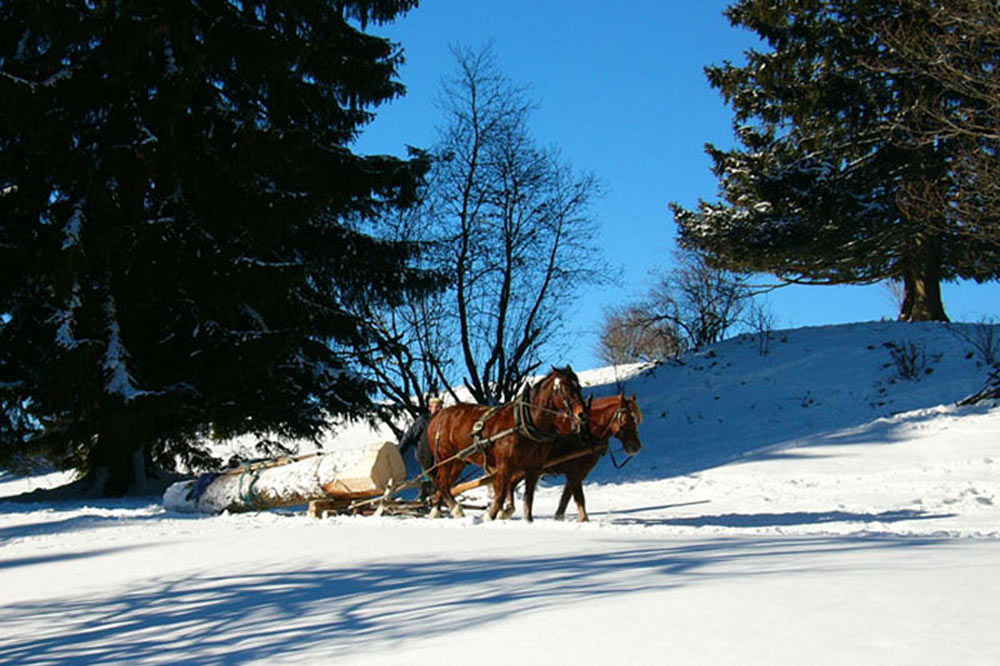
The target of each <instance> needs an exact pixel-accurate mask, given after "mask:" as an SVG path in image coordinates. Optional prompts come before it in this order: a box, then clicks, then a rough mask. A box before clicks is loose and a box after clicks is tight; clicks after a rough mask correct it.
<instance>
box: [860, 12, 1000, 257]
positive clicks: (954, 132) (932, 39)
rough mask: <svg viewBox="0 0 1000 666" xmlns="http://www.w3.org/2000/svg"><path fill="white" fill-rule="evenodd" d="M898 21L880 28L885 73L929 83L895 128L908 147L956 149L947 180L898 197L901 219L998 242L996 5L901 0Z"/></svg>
mask: <svg viewBox="0 0 1000 666" xmlns="http://www.w3.org/2000/svg"><path fill="white" fill-rule="evenodd" d="M901 7H903V8H905V9H906V11H901V12H900V13H899V17H900V18H899V19H898V20H896V21H895V22H891V23H888V24H885V25H882V26H879V30H878V34H877V36H876V37H877V38H878V39H880V40H882V41H883V42H884V43H885V44H886V46H887V52H886V57H885V58H882V59H880V60H879V61H878V62H876V63H871V66H872V67H873V68H875V69H878V70H881V71H884V72H886V73H887V74H889V75H898V74H900V73H908V74H917V75H920V76H922V77H925V78H926V79H928V80H931V81H934V82H935V84H936V85H937V88H936V89H934V91H933V94H931V93H930V92H928V91H926V90H925V91H922V94H921V96H920V97H918V98H917V99H915V100H914V102H913V104H912V105H911V106H912V113H910V114H909V115H908V116H906V118H905V119H901V122H900V126H899V128H898V130H899V132H900V134H901V136H902V138H903V141H904V142H905V143H906V144H908V145H916V146H928V145H938V144H939V143H940V142H941V141H943V140H947V141H949V142H951V145H953V146H956V147H957V150H956V151H955V155H954V156H953V158H952V160H951V161H950V169H949V172H948V174H946V176H945V177H943V178H942V179H940V180H939V181H936V182H924V183H911V184H909V185H908V186H907V187H906V188H905V189H904V190H903V192H901V193H900V197H899V199H900V206H901V207H902V208H903V209H904V210H905V211H906V212H907V214H909V215H911V216H914V217H917V218H918V219H924V220H926V221H927V222H928V223H929V224H932V225H933V224H934V223H935V222H936V221H940V220H942V219H947V220H952V221H953V222H952V224H953V226H954V227H955V228H957V229H958V230H959V231H961V232H963V233H965V234H968V235H969V236H971V237H975V238H977V239H979V240H982V241H986V242H988V243H991V244H994V245H997V244H1000V162H998V154H1000V5H998V4H997V3H996V1H995V0H904V1H903V2H902V3H901Z"/></svg>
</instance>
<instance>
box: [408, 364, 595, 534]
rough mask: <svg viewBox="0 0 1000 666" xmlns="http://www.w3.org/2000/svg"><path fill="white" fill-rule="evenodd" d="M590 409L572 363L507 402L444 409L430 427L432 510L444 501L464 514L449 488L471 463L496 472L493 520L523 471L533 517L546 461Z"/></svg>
mask: <svg viewBox="0 0 1000 666" xmlns="http://www.w3.org/2000/svg"><path fill="white" fill-rule="evenodd" d="M586 411H587V410H586V406H585V405H584V402H583V397H582V396H581V395H580V381H579V380H578V379H577V376H576V373H574V372H573V370H572V368H570V367H569V366H567V367H565V368H556V367H553V368H552V372H550V373H549V374H548V375H546V376H545V377H544V378H543V379H542V380H541V381H540V382H538V384H537V385H536V386H534V387H530V386H526V387H525V390H524V391H523V392H522V393H521V395H520V396H518V398H517V399H516V400H514V401H513V402H511V403H508V404H506V405H501V406H498V407H486V406H483V405H470V404H458V405H454V406H452V407H446V408H445V409H442V410H441V411H440V412H438V413H437V414H436V415H435V416H434V418H433V419H431V422H430V424H429V425H428V427H427V441H428V444H429V445H430V448H431V451H432V452H433V454H434V460H435V463H436V467H435V468H434V470H433V474H434V481H435V485H436V486H437V491H436V493H435V495H434V498H433V500H432V501H433V506H434V508H433V510H432V515H437V513H438V508H439V506H440V504H441V501H442V500H444V502H445V503H446V504H447V505H448V508H449V509H450V510H451V514H452V515H453V516H455V517H456V518H458V517H461V516H462V515H464V513H463V511H462V507H461V506H460V505H459V504H458V502H456V501H455V498H454V496H453V495H452V492H451V487H452V485H453V484H454V483H455V481H456V480H457V479H458V476H459V475H460V474H461V473H462V470H463V469H465V466H466V464H468V463H470V462H471V463H473V464H476V465H479V466H480V467H483V468H484V469H485V470H486V472H487V473H493V474H494V476H493V503H492V504H491V505H490V508H489V511H488V513H487V515H488V516H489V518H490V520H492V519H494V518H496V516H497V514H498V513H499V512H500V510H501V508H502V506H503V501H504V498H505V497H507V494H508V491H509V486H510V483H511V481H512V480H513V478H514V477H515V476H519V477H522V478H524V481H525V486H524V518H525V520H528V521H530V520H531V519H532V516H531V503H532V500H533V498H534V493H535V485H536V484H537V483H538V477H539V476H540V475H541V473H542V466H543V465H544V464H545V461H546V460H548V459H549V457H550V454H551V452H552V449H553V447H554V446H555V444H556V441H557V440H558V439H559V438H560V437H566V436H572V437H573V438H574V439H578V437H579V433H580V432H581V431H582V428H583V426H584V424H585V422H586Z"/></svg>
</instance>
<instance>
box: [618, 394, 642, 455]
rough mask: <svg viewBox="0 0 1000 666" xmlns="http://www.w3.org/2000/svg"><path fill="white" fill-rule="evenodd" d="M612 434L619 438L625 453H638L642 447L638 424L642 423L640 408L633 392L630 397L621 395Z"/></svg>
mask: <svg viewBox="0 0 1000 666" xmlns="http://www.w3.org/2000/svg"><path fill="white" fill-rule="evenodd" d="M614 422H615V426H614V434H615V436H616V437H617V438H618V439H619V440H621V443H622V445H623V446H624V447H625V453H628V454H630V455H632V454H635V453H638V452H639V449H641V448H642V440H640V439H639V426H640V425H641V424H642V410H641V409H640V408H639V401H638V400H636V398H635V394H634V393H633V394H632V397H631V398H626V397H625V394H624V393H622V395H621V405H620V406H619V407H618V411H616V412H615V418H614Z"/></svg>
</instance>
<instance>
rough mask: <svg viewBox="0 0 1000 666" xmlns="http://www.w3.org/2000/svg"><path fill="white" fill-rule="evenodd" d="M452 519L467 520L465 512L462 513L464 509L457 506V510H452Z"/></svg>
mask: <svg viewBox="0 0 1000 666" xmlns="http://www.w3.org/2000/svg"><path fill="white" fill-rule="evenodd" d="M451 517H452V518H465V511H462V507H461V506H457V505H456V506H455V508H454V509H452V510H451Z"/></svg>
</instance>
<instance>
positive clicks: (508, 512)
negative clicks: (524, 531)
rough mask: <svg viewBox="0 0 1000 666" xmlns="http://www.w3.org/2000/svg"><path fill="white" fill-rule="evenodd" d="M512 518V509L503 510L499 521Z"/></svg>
mask: <svg viewBox="0 0 1000 666" xmlns="http://www.w3.org/2000/svg"><path fill="white" fill-rule="evenodd" d="M513 517H514V509H504V510H503V511H501V512H500V519H501V520H510V519H511V518H513Z"/></svg>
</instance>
